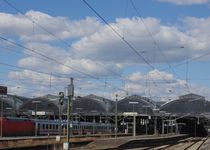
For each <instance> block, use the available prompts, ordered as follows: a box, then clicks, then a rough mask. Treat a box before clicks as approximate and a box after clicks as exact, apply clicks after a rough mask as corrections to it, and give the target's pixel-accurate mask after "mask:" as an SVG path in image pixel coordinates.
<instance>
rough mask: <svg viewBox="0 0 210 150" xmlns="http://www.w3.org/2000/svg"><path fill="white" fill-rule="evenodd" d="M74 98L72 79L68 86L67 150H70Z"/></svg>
mask: <svg viewBox="0 0 210 150" xmlns="http://www.w3.org/2000/svg"><path fill="white" fill-rule="evenodd" d="M73 96H74V84H73V78H71V83H70V85H68V107H67V146H68V148H67V150H70V134H71V133H72V130H71V128H72V126H73V125H72V99H73Z"/></svg>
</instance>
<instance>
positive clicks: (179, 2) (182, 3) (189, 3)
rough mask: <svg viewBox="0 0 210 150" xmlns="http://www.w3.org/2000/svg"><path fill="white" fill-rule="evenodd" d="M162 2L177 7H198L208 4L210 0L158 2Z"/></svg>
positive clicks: (163, 0)
mask: <svg viewBox="0 0 210 150" xmlns="http://www.w3.org/2000/svg"><path fill="white" fill-rule="evenodd" d="M158 1H160V2H168V3H172V4H176V5H198V4H207V3H209V0H158Z"/></svg>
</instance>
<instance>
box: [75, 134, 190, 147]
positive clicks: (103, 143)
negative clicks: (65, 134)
mask: <svg viewBox="0 0 210 150" xmlns="http://www.w3.org/2000/svg"><path fill="white" fill-rule="evenodd" d="M186 137H188V135H180V134H179V135H164V136H154V135H148V136H145V135H143V136H136V137H133V136H130V137H117V138H106V139H97V140H95V141H93V142H91V143H90V144H88V145H87V146H85V147H80V148H74V149H73V150H108V149H116V148H122V147H123V148H126V147H129V148H132V146H131V145H133V146H134V147H133V148H135V146H136V147H138V146H142V145H145V143H148V144H149V143H155V142H163V141H166V140H167V142H169V141H172V140H173V141H174V140H180V139H184V138H186Z"/></svg>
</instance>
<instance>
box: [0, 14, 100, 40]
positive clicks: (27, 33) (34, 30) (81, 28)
mask: <svg viewBox="0 0 210 150" xmlns="http://www.w3.org/2000/svg"><path fill="white" fill-rule="evenodd" d="M0 18H1V20H0V33H4V34H9V35H11V34H12V35H13V36H14V35H15V36H18V37H19V38H20V39H22V40H24V41H55V40H58V39H68V38H77V37H81V36H86V35H90V34H92V33H94V32H96V31H97V30H98V29H100V28H101V23H100V22H99V21H98V20H97V19H96V18H91V17H86V18H85V19H82V20H77V21H74V20H70V19H69V18H67V17H61V16H58V17H53V16H50V15H48V14H45V13H42V12H39V11H33V10H31V11H28V12H26V13H25V14H24V15H21V14H8V13H3V12H2V13H0ZM33 21H34V22H35V23H33ZM43 29H44V30H43ZM46 30H47V31H46ZM49 32H50V33H51V34H53V35H55V36H56V38H55V37H53V36H52V35H50V34H49Z"/></svg>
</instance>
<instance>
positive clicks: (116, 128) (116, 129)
mask: <svg viewBox="0 0 210 150" xmlns="http://www.w3.org/2000/svg"><path fill="white" fill-rule="evenodd" d="M117 97H118V95H117V94H116V101H115V138H116V137H117V131H118V127H117Z"/></svg>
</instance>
